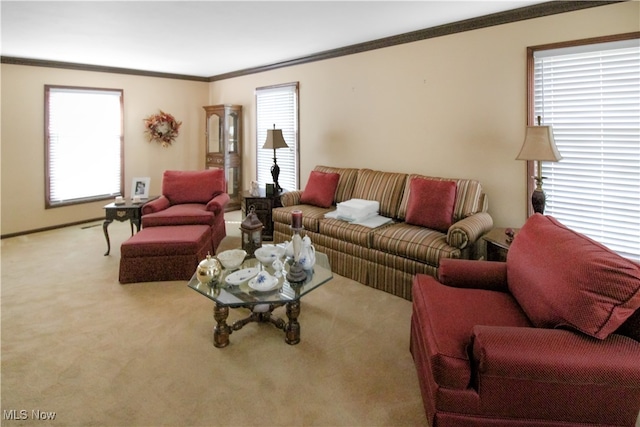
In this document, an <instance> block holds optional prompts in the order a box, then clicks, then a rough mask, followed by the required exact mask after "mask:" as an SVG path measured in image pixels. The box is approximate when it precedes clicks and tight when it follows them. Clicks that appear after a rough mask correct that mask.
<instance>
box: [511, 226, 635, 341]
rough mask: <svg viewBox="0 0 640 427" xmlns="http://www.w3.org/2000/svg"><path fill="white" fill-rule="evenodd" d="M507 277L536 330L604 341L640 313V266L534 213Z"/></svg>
mask: <svg viewBox="0 0 640 427" xmlns="http://www.w3.org/2000/svg"><path fill="white" fill-rule="evenodd" d="M507 278H508V282H509V290H510V291H511V293H512V294H513V296H514V298H515V299H516V300H517V301H518V303H519V304H520V306H521V307H522V310H523V311H524V312H525V314H526V315H527V317H528V318H529V319H530V320H531V323H533V324H534V325H535V326H536V327H538V328H571V329H574V330H578V331H582V332H583V333H585V334H587V335H590V336H592V337H594V338H599V339H605V338H606V337H607V336H609V334H611V333H612V332H614V331H615V330H616V329H618V328H619V327H620V326H621V325H622V324H624V323H625V321H626V320H627V319H628V318H629V317H631V315H632V314H633V313H634V312H636V311H638V310H639V309H640V265H639V264H637V263H635V262H633V261H631V260H629V259H626V258H623V257H622V256H620V255H618V254H616V253H615V252H613V251H612V250H610V249H608V248H607V247H605V246H604V245H602V244H600V243H598V242H596V241H594V240H592V239H590V238H588V237H587V236H585V235H583V234H580V233H578V232H576V231H573V230H571V229H569V228H567V227H566V226H564V225H562V224H561V223H560V222H559V221H558V220H556V219H555V218H553V217H551V216H544V215H541V214H535V215H533V216H531V217H530V218H529V219H528V220H527V222H526V223H525V224H524V226H523V227H522V228H521V229H520V231H519V232H518V234H517V235H516V237H515V239H514V240H513V243H512V244H511V247H510V248H509V254H508V255H507ZM627 326H629V325H627Z"/></svg>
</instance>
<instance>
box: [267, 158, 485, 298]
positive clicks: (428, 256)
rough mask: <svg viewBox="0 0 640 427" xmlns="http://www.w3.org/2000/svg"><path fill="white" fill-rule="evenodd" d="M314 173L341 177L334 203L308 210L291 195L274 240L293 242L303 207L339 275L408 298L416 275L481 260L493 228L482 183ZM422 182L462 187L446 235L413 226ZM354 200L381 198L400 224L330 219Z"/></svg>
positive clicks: (277, 219)
mask: <svg viewBox="0 0 640 427" xmlns="http://www.w3.org/2000/svg"><path fill="white" fill-rule="evenodd" d="M314 171H318V172H323V173H337V174H339V175H340V177H339V179H338V185H337V189H336V191H335V195H334V201H333V205H332V206H331V207H329V208H323V207H317V206H312V205H308V204H301V203H300V199H301V196H302V194H303V191H301V190H295V191H290V192H287V193H284V194H283V195H282V197H281V201H282V205H283V206H282V207H279V208H275V209H273V212H272V213H273V215H272V216H273V222H274V241H275V242H276V243H281V242H284V241H287V240H290V239H291V227H290V225H291V212H292V211H293V210H296V209H299V210H301V211H302V212H303V226H304V229H305V233H306V235H308V236H309V237H310V238H311V240H312V242H313V244H314V246H315V248H316V250H317V251H319V252H324V253H326V254H327V256H328V257H329V260H330V262H331V267H332V270H333V271H334V272H335V273H337V274H340V275H342V276H345V277H348V278H350V279H353V280H356V281H358V282H360V283H362V284H365V285H368V286H371V287H373V288H376V289H381V290H383V291H386V292H389V293H391V294H394V295H397V296H400V297H402V298H405V299H408V300H411V285H412V281H413V277H414V276H415V275H416V274H418V273H422V274H429V275H431V276H434V277H435V276H436V275H437V269H438V266H439V262H440V259H442V258H466V259H470V258H473V257H474V255H475V251H476V242H477V241H478V239H479V238H480V237H481V236H482V235H483V234H484V233H486V232H487V231H489V230H490V229H491V228H492V227H493V220H492V218H491V216H490V215H489V214H488V213H487V209H488V199H487V197H486V195H485V194H484V193H483V191H482V186H481V185H480V183H479V182H478V181H475V180H471V179H445V178H436V177H428V176H424V175H419V174H405V173H396V172H384V171H376V170H371V169H357V168H335V167H330V166H316V167H315V168H314ZM414 178H423V179H429V180H437V181H454V182H455V183H456V186H455V204H454V208H453V221H452V222H453V224H452V225H451V226H450V227H449V229H448V231H447V232H446V233H445V232H441V231H436V230H432V229H430V228H426V227H423V226H417V225H412V224H408V223H407V222H405V219H406V217H407V208H408V205H409V200H410V194H411V192H410V183H411V182H412V180H413V179H414ZM350 199H365V200H377V201H378V202H379V203H380V212H379V213H380V215H383V216H386V217H388V218H391V219H393V222H392V223H389V224H385V225H382V226H380V227H378V228H369V227H366V226H363V225H356V224H352V223H348V222H346V221H342V220H340V219H331V218H325V214H326V213H327V212H330V211H332V210H335V209H336V204H337V203H340V202H344V201H347V200H350Z"/></svg>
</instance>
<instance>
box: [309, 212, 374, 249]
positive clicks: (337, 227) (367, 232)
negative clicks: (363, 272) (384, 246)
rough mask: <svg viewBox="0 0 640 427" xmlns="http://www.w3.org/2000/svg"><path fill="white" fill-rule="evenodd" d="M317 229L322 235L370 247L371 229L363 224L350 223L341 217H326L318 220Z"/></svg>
mask: <svg viewBox="0 0 640 427" xmlns="http://www.w3.org/2000/svg"><path fill="white" fill-rule="evenodd" d="M318 231H319V233H320V234H322V235H323V236H327V237H333V238H335V239H338V240H341V241H344V242H347V243H354V244H356V245H358V246H362V247H364V248H369V247H371V236H372V234H373V229H372V228H370V227H367V226H364V225H358V224H352V223H350V222H347V221H343V220H341V219H331V218H326V219H324V220H322V221H320V228H319V230H318Z"/></svg>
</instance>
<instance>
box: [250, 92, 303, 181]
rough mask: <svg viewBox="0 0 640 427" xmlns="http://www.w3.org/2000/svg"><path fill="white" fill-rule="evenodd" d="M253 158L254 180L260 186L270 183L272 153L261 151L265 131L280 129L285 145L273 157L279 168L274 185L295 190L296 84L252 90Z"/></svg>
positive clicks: (296, 175) (296, 176) (296, 163)
mask: <svg viewBox="0 0 640 427" xmlns="http://www.w3.org/2000/svg"><path fill="white" fill-rule="evenodd" d="M256 109H257V112H256V137H257V139H258V140H257V142H256V152H257V153H256V158H257V168H256V170H257V175H258V176H257V181H258V183H259V185H260V186H261V187H264V186H265V185H266V184H267V183H271V182H273V178H272V177H271V166H272V165H273V150H272V149H263V148H262V146H263V145H264V143H265V141H266V139H267V129H273V126H274V125H275V127H276V129H282V136H283V137H284V140H285V142H286V143H287V145H288V146H289V147H288V148H278V149H277V150H276V158H277V161H278V166H280V176H279V178H278V183H279V184H280V186H281V187H282V188H283V189H285V190H295V189H297V188H298V176H299V174H298V164H299V163H298V83H291V84H284V85H279V86H271V87H264V88H258V89H256Z"/></svg>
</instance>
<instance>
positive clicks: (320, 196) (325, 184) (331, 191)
mask: <svg viewBox="0 0 640 427" xmlns="http://www.w3.org/2000/svg"><path fill="white" fill-rule="evenodd" d="M339 179H340V174H337V173H326V172H318V171H311V174H310V175H309V181H307V186H306V187H305V188H304V191H303V192H302V196H300V203H304V204H307V205H314V206H318V207H321V208H328V207H331V205H332V204H333V197H334V196H335V194H336V188H338V180H339Z"/></svg>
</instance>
